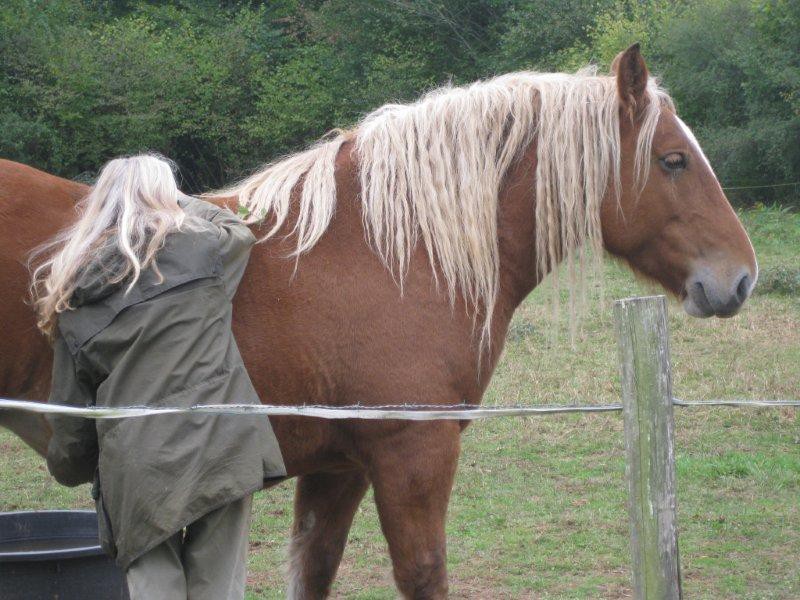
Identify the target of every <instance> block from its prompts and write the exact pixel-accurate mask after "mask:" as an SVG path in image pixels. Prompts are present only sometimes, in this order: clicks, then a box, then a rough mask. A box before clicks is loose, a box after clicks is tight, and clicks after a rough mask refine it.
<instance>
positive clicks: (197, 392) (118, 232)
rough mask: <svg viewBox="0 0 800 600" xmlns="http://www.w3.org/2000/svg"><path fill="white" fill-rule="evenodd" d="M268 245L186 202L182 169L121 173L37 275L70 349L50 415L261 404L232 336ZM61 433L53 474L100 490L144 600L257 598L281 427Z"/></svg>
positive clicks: (46, 318)
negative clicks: (258, 518) (58, 407)
mask: <svg viewBox="0 0 800 600" xmlns="http://www.w3.org/2000/svg"><path fill="white" fill-rule="evenodd" d="M254 242H255V238H254V237H253V234H252V233H251V232H250V230H249V229H248V228H247V227H246V226H245V225H244V224H243V223H242V222H241V221H240V220H239V219H238V218H237V217H236V216H235V215H234V214H233V213H232V212H230V211H229V210H227V209H224V208H219V207H217V206H215V205H213V204H211V203H208V202H205V201H202V200H197V199H194V198H189V197H186V196H183V195H181V194H180V192H179V191H178V188H177V185H176V182H175V178H174V174H173V171H172V169H171V166H170V164H169V163H168V162H166V160H163V159H162V158H160V157H157V156H153V155H141V156H132V157H128V158H118V159H115V160H112V161H110V162H109V163H108V164H107V165H106V166H105V167H104V168H103V169H102V172H101V173H100V175H99V177H98V179H97V182H96V184H95V185H94V186H93V187H92V189H91V191H90V193H89V194H88V196H87V197H86V198H85V199H84V200H83V201H82V203H81V204H80V205H79V218H78V220H77V222H76V223H75V224H74V225H72V226H71V227H68V228H67V229H65V230H64V231H62V232H61V233H59V234H58V235H57V236H56V237H55V238H54V239H53V240H51V241H50V243H48V244H46V245H45V247H43V248H40V250H39V256H46V257H47V258H46V259H45V260H40V264H38V266H37V267H36V269H35V270H34V272H33V283H32V292H33V298H34V305H35V308H36V311H37V315H38V326H39V328H40V329H41V330H42V332H44V333H45V334H46V335H47V336H49V338H50V339H51V340H52V343H53V348H54V363H53V379H52V387H51V393H50V398H49V401H50V402H53V403H60V404H70V405H78V406H85V405H96V406H104V407H106V406H107V407H121V406H151V407H156V406H170V407H172V406H177V407H189V406H192V405H195V404H225V403H236V404H258V403H259V398H258V396H257V394H256V392H255V390H254V388H253V385H252V383H251V381H250V379H249V377H248V374H247V372H246V370H245V368H244V364H243V362H242V358H241V356H240V354H239V351H238V348H237V346H236V342H235V340H234V337H233V334H232V332H231V311H232V305H231V301H232V298H233V296H234V293H235V292H236V289H237V286H238V284H239V280H240V279H241V277H242V274H243V272H244V269H245V266H246V264H247V260H248V257H249V254H250V250H251V247H252V245H253V243H254ZM49 422H50V425H51V428H52V438H51V440H50V443H49V447H48V450H47V466H48V469H49V471H50V473H51V474H52V475H53V476H54V477H55V478H56V480H58V481H59V482H60V483H62V484H65V485H68V486H75V485H78V484H81V483H85V482H89V481H93V486H92V495H93V497H94V499H95V502H96V505H97V515H98V525H99V531H100V539H101V543H102V545H103V547H104V548H105V549H106V551H107V552H109V553H110V554H111V555H112V556H113V557H115V559H116V562H117V563H118V564H119V565H120V566H121V567H122V568H123V569H124V570H125V573H126V579H127V583H128V587H129V592H130V596H131V598H132V599H133V600H137V599H140V598H147V599H152V598H159V599H164V600H169V599H173V598H175V599H178V598H182V599H186V598H192V599H193V600H200V599H208V600H221V599H226V598H231V599H232V598H242V597H243V596H244V590H245V573H246V558H247V542H248V529H249V518H250V511H251V498H252V493H253V492H254V491H255V490H258V489H261V488H262V487H263V486H264V484H265V480H266V479H271V478H278V477H282V476H284V475H285V474H286V470H285V467H284V464H283V459H282V457H281V453H280V449H279V447H278V443H277V440H276V438H275V435H274V433H273V431H272V428H271V427H270V424H269V420H268V419H267V418H266V417H255V418H254V417H252V416H247V415H231V414H228V415H220V414H217V415H209V414H205V415H202V414H191V415H190V414H174V415H150V416H143V417H135V418H127V419H97V420H96V421H95V420H90V419H81V418H75V417H65V416H52V417H49Z"/></svg>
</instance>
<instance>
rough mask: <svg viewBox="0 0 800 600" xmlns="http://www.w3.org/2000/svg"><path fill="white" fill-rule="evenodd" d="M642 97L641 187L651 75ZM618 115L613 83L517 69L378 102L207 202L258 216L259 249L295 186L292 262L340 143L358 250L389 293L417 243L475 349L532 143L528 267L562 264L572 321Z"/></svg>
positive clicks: (313, 238)
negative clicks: (386, 277)
mask: <svg viewBox="0 0 800 600" xmlns="http://www.w3.org/2000/svg"><path fill="white" fill-rule="evenodd" d="M646 93H647V95H648V102H647V103H646V104H645V105H644V108H643V114H642V117H641V127H640V129H639V134H638V139H637V143H636V156H635V157H634V171H635V180H636V181H637V182H644V181H646V179H647V175H648V169H649V154H650V148H651V145H652V140H653V135H654V132H655V129H656V125H657V122H658V116H659V114H660V111H661V108H662V106H664V105H667V106H671V100H670V99H669V96H668V95H667V93H666V92H665V91H664V90H663V89H662V88H660V87H659V86H658V84H657V82H656V81H655V80H654V79H651V80H650V82H649V84H648V87H647V92H646ZM619 109H620V105H619V98H618V95H617V88H616V79H615V78H614V77H613V76H601V75H597V73H596V72H595V70H594V69H583V70H581V71H579V72H578V73H575V74H560V73H535V72H518V73H511V74H508V75H502V76H499V77H495V78H492V79H489V80H485V81H479V82H476V83H473V84H471V85H468V86H463V87H452V86H444V87H441V88H438V89H435V90H433V91H431V92H429V93H427V94H425V95H424V96H423V97H421V98H420V99H419V100H417V101H416V102H413V103H410V104H387V105H385V106H383V107H381V108H379V109H377V110H375V111H374V112H372V113H370V114H369V115H367V116H366V117H365V118H364V119H363V120H362V121H361V122H360V123H359V124H357V125H356V126H355V128H354V129H353V130H352V131H350V132H345V133H339V134H338V135H337V136H335V137H334V138H333V139H329V140H326V141H321V142H319V143H318V144H316V145H314V146H312V147H311V148H309V149H308V150H305V151H304V152H300V153H298V154H295V155H292V156H290V157H288V158H285V159H283V160H280V161H278V162H275V163H272V164H269V165H267V166H266V167H265V168H264V169H262V170H261V171H259V172H257V173H255V174H254V175H252V176H251V177H249V178H247V179H245V180H244V181H242V182H240V183H239V184H237V185H235V186H233V187H231V188H228V189H225V190H221V191H219V192H215V193H212V194H210V195H211V196H214V197H221V196H228V197H230V196H235V197H236V198H238V202H239V204H240V206H243V207H245V208H246V209H247V210H248V211H249V215H250V216H249V220H250V221H251V222H257V221H261V220H263V219H264V218H266V217H268V218H269V221H270V223H271V225H272V226H271V228H270V229H269V230H268V232H267V233H266V235H265V236H264V238H263V239H267V238H270V237H272V236H273V235H274V234H275V233H277V231H279V230H280V229H281V227H283V226H284V224H285V223H286V221H287V219H288V217H289V214H290V206H291V201H292V191H293V190H294V189H295V187H296V186H297V184H298V183H299V182H301V180H302V189H301V190H300V191H299V207H298V208H297V210H296V213H295V214H297V220H296V222H295V223H294V227H293V232H294V234H295V235H296V238H297V245H296V248H295V252H296V254H298V255H299V254H301V253H303V252H305V251H307V250H310V249H311V248H312V247H313V246H314V245H315V244H316V243H317V241H318V240H319V239H320V237H321V236H322V235H323V234H324V232H325V231H326V229H327V227H328V225H329V223H330V221H331V218H332V216H333V213H334V208H335V205H336V182H335V173H334V171H335V169H334V167H335V161H336V157H337V154H338V152H339V149H340V147H341V145H342V144H343V143H344V141H346V140H348V139H353V140H354V150H353V151H354V153H355V156H356V157H357V159H358V171H359V180H360V188H361V190H360V191H361V193H360V197H361V203H362V216H363V222H364V229H365V233H366V236H367V239H368V241H369V243H370V245H371V246H372V247H373V248H374V250H375V252H376V254H377V255H378V256H379V257H380V260H381V261H382V262H383V263H384V265H385V266H386V268H387V269H389V270H390V271H391V272H392V273H393V275H395V278H396V280H397V281H398V283H399V284H400V286H401V290H402V283H403V279H404V276H405V274H406V272H407V270H408V266H409V262H410V259H411V255H412V251H413V249H414V248H415V247H416V246H417V244H418V243H422V244H423V245H424V248H425V250H426V251H427V254H428V256H429V259H430V261H431V263H432V264H435V265H436V268H434V269H432V271H433V274H434V277H436V278H437V281H438V279H442V280H443V283H444V286H445V288H446V291H447V293H448V295H449V298H450V300H451V302H453V301H455V298H456V295H457V294H461V295H463V297H464V299H465V300H466V301H467V303H468V304H469V305H471V306H473V307H474V308H475V309H476V311H475V313H476V314H477V313H478V312H480V313H481V314H482V315H483V323H482V325H483V327H482V336H481V339H482V342H483V343H487V344H488V341H489V337H490V336H489V335H488V334H489V332H490V326H491V318H492V313H493V309H494V305H495V302H496V299H497V294H498V290H499V244H498V232H497V209H498V201H499V195H500V191H501V188H502V185H503V180H504V177H505V176H506V174H507V172H508V170H509V167H510V166H511V165H512V164H513V162H514V161H515V160H516V159H517V158H518V157H519V156H520V155H521V154H522V153H523V151H524V150H525V149H526V148H527V147H528V146H529V145H530V144H531V143H533V142H535V143H536V144H537V147H536V157H537V164H536V172H535V181H536V185H535V190H531V191H532V193H535V199H536V201H535V204H534V205H535V217H536V219H535V220H536V239H535V243H534V245H535V252H536V260H537V270H538V272H539V275H540V276H542V277H543V276H544V275H545V274H547V272H548V271H552V270H555V269H556V268H557V265H558V264H559V263H560V262H562V261H564V262H566V263H567V264H568V265H569V267H568V268H569V273H570V277H569V291H570V308H571V310H572V311H574V310H575V305H576V304H575V301H574V300H575V297H576V290H581V291H582V290H584V289H585V281H586V274H587V272H589V271H590V270H592V269H587V268H586V267H587V265H590V266H591V265H593V266H594V267H596V266H597V264H598V261H599V259H600V257H601V256H602V234H601V227H600V205H601V202H602V200H603V198H604V197H605V195H606V193H607V190H608V189H609V186H613V187H612V189H614V190H616V191H617V194H618V193H619V190H620V165H621V149H620V146H621V144H620V130H619V114H620V110H619ZM609 178H611V179H612V181H609ZM590 255H591V256H593V257H594V258H593V259H592V260H591V261H587V260H585V259H586V257H587V256H590ZM439 274H440V276H439ZM552 279H553V280H554V282H557V277H553V278H552Z"/></svg>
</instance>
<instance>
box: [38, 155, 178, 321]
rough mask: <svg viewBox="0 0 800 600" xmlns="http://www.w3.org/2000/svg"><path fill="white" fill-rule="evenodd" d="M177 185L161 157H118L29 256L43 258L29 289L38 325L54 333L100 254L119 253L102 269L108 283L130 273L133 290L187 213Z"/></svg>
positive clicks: (95, 264)
mask: <svg viewBox="0 0 800 600" xmlns="http://www.w3.org/2000/svg"><path fill="white" fill-rule="evenodd" d="M178 193H179V192H178V186H177V184H176V182H175V176H174V174H173V171H172V166H171V165H170V163H169V162H167V160H165V159H164V158H163V157H160V156H156V155H152V154H143V155H139V156H130V157H124V158H115V159H114V160H112V161H110V162H109V163H107V164H106V165H105V166H104V167H103V170H102V171H101V172H100V175H99V177H98V178H97V182H96V183H95V185H94V186H93V187H92V189H91V191H90V192H89V194H88V195H87V196H86V198H84V199H83V200H81V201H80V202H79V203H78V204H77V206H76V209H77V211H78V214H79V217H78V220H77V221H76V222H75V223H74V224H73V225H71V226H69V227H67V228H66V229H64V230H62V231H60V232H59V233H58V234H57V235H56V236H55V237H53V238H52V239H50V240H49V241H47V242H46V243H44V244H43V245H42V246H39V247H38V248H37V249H36V250H34V252H33V253H32V257H31V260H32V262H35V261H36V260H37V259H38V258H39V257H42V256H45V257H46V258H44V260H42V261H41V262H39V264H38V265H37V266H36V267H35V269H34V270H33V282H32V285H31V295H32V297H33V303H34V307H35V309H36V313H37V319H38V320H37V323H36V324H37V326H38V327H39V329H41V330H42V332H43V333H45V334H46V335H47V336H49V337H53V334H54V330H55V326H56V323H57V319H58V314H59V313H61V312H64V311H66V310H70V309H72V308H73V307H72V306H71V305H70V299H71V297H72V294H73V293H74V291H75V287H76V284H77V283H78V279H79V277H80V276H81V275H82V274H83V273H84V272H86V270H87V269H88V268H89V267H91V266H93V265H94V266H101V267H102V268H105V269H107V268H108V266H107V265H97V260H98V258H99V255H100V254H104V253H105V252H106V251H112V252H114V254H115V255H118V256H119V257H120V260H117V261H116V262H115V263H114V266H113V269H112V270H111V271H109V272H106V273H104V274H103V275H104V277H105V279H106V282H107V283H108V284H114V283H119V282H121V281H124V280H127V279H128V278H129V277H130V282H129V283H128V286H127V290H128V291H129V290H130V289H131V288H132V287H133V285H134V284H135V283H136V281H137V280H138V279H139V275H140V274H141V272H142V270H144V269H147V268H148V267H151V266H152V267H153V269H154V271H155V272H156V273H157V274H158V276H159V278H161V273H160V272H158V266H157V265H156V263H155V255H156V252H158V250H159V249H160V248H161V247H162V246H163V244H164V238H165V237H166V235H167V234H168V233H170V232H172V231H175V230H177V229H180V227H181V225H182V224H183V223H184V220H185V217H186V215H185V213H184V212H183V210H182V209H181V208H180V206H179V205H178Z"/></svg>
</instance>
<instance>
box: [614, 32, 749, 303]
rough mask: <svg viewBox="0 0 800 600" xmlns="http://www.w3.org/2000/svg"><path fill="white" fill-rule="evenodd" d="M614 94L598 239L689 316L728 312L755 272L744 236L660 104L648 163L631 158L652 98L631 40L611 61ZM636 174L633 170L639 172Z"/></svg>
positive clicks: (704, 163)
mask: <svg viewBox="0 0 800 600" xmlns="http://www.w3.org/2000/svg"><path fill="white" fill-rule="evenodd" d="M612 68H613V70H614V72H615V75H616V80H617V91H618V94H619V99H620V103H619V104H620V108H619V110H620V148H621V150H620V152H621V165H620V177H621V186H620V189H619V192H616V191H615V190H610V191H609V193H608V194H607V195H606V197H605V199H604V201H603V204H602V206H601V227H602V234H603V244H604V246H605V248H606V250H608V251H609V252H610V253H611V254H612V255H614V256H617V257H620V258H622V259H624V260H625V261H626V262H627V263H628V264H629V265H630V267H631V268H632V269H633V270H634V271H635V272H637V273H640V274H642V275H643V276H645V277H646V278H648V279H651V280H654V281H656V282H658V283H660V284H661V285H662V286H663V287H664V288H666V289H667V290H668V291H669V292H671V293H673V294H674V295H676V296H677V297H678V298H679V299H680V300H681V301H682V302H683V308H684V310H685V311H686V312H687V313H688V314H690V315H692V316H694V317H710V316H717V317H730V316H733V315H735V314H736V313H737V312H738V311H739V309H740V308H741V307H742V305H743V304H744V302H745V301H746V300H747V298H748V296H749V295H750V292H751V291H752V289H753V286H754V285H755V282H756V278H757V277H758V265H757V263H756V257H755V253H754V251H753V246H752V245H751V243H750V239H749V238H748V236H747V233H746V232H745V230H744V228H743V227H742V224H741V223H740V222H739V219H738V218H737V216H736V213H735V212H734V211H733V209H732V208H731V205H730V203H729V202H728V200H727V198H726V197H725V194H724V192H723V190H722V187H721V186H720V184H719V181H718V180H717V178H716V176H715V175H714V171H713V170H712V168H711V165H710V164H709V162H708V159H706V157H705V155H704V154H703V150H702V149H701V148H700V145H699V144H698V142H697V139H696V138H695V137H694V135H693V134H692V132H691V130H690V129H689V128H688V127H687V126H686V124H685V123H684V122H683V121H681V119H680V118H679V117H678V115H677V114H676V112H675V110H674V108H673V107H672V105H671V103H664V105H663V106H661V107H660V110H659V112H658V114H657V119H658V122H657V125H656V127H655V129H654V133H653V137H652V144H651V152H650V153H649V156H645V158H644V160H648V159H649V163H650V164H649V165H648V164H645V165H643V168H640V169H639V170H640V172H641V173H643V172H646V173H647V175H646V177H641V178H638V179H640V181H637V165H636V164H635V160H634V159H633V157H634V156H635V154H636V151H637V149H636V144H637V139H638V138H639V135H638V134H639V131H640V129H641V127H642V126H643V120H644V119H645V118H646V116H645V115H646V112H647V111H646V110H645V109H646V104H647V103H648V102H652V101H653V100H652V98H653V96H652V95H650V96H648V95H647V94H646V93H645V92H646V88H647V86H648V82H649V81H650V78H649V76H648V71H647V66H646V65H645V62H644V59H643V58H642V55H641V54H640V52H639V46H638V44H637V45H634V46H631V47H630V48H628V50H626V51H625V52H622V53H621V54H620V55H619V56H618V57H617V59H616V60H615V61H614V65H613V67H612ZM641 173H639V174H641Z"/></svg>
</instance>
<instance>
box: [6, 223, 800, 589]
mask: <svg viewBox="0 0 800 600" xmlns="http://www.w3.org/2000/svg"><path fill="white" fill-rule="evenodd" d="M743 220H744V222H745V224H746V227H747V229H748V231H749V232H750V234H751V236H752V238H753V242H754V245H755V247H756V252H757V254H758V257H759V263H760V266H761V270H762V275H761V284H760V289H759V290H758V291H757V292H756V295H755V296H754V297H753V298H752V300H751V301H750V303H749V304H748V305H747V307H746V308H745V309H744V310H743V312H742V314H741V315H740V316H738V317H737V318H736V319H731V320H705V321H699V320H694V319H691V318H689V317H687V316H685V315H684V314H683V313H682V312H680V309H679V308H678V307H677V306H674V305H673V306H671V307H670V308H671V316H670V328H671V347H672V361H673V371H674V379H675V382H674V383H675V390H674V391H675V395H676V396H679V397H683V398H691V399H703V398H800V214H797V213H792V212H789V211H781V210H778V209H775V208H758V209H754V210H749V211H747V212H745V213H744V214H743ZM605 269H606V276H605V298H606V301H605V303H604V304H603V305H599V306H597V307H595V308H594V309H592V310H590V311H589V313H588V315H587V317H586V318H585V319H584V320H583V324H582V328H581V331H580V333H579V335H578V337H577V339H576V341H575V344H574V347H572V345H571V344H570V341H569V336H568V334H567V333H566V330H567V328H566V327H565V326H563V325H564V324H563V323H562V326H561V327H560V329H558V331H557V333H556V334H554V335H553V334H551V333H550V329H549V326H548V319H549V317H550V314H551V308H550V304H549V302H548V295H547V291H546V290H537V291H536V292H534V294H532V295H531V297H530V298H529V299H528V300H527V301H526V302H525V304H524V305H523V306H522V308H521V309H520V310H519V311H518V312H517V314H516V316H515V318H514V322H513V324H512V327H511V331H510V334H509V341H508V343H507V346H506V350H505V354H504V356H503V358H502V360H501V363H500V366H499V368H498V370H497V373H496V375H495V377H494V380H493V382H492V385H491V387H490V389H489V392H488V394H487V397H486V398H485V403H486V404H489V405H492V404H499V405H502V404H549V403H559V404H562V403H581V404H583V403H606V402H616V401H619V391H618V375H617V362H616V345H615V341H614V338H613V327H612V322H611V317H610V314H611V310H610V304H611V300H613V299H615V298H621V297H625V296H630V295H635V294H641V293H646V292H649V291H650V290H647V289H644V288H642V287H641V285H640V284H638V283H637V282H635V281H634V280H633V278H632V276H631V275H629V274H628V273H627V272H626V271H625V270H624V269H623V268H621V267H620V266H618V265H615V264H612V263H608V264H607V265H606V267H605ZM561 319H562V320H563V319H565V317H564V316H562V317H561ZM676 432H677V441H676V450H677V477H678V525H679V530H680V552H681V561H682V570H683V580H684V596H685V597H686V598H691V599H706V598H726V599H727V598H737V599H747V598H751V599H759V600H762V599H779V598H780V599H786V600H789V599H797V598H800V560H799V557H800V415H799V414H798V411H797V410H794V409H730V408H710V409H696V408H694V409H676ZM0 474H2V476H1V478H0V510H20V509H31V508H55V507H88V506H89V502H88V501H87V499H88V497H89V491H88V489H87V488H86V487H81V488H78V489H74V490H70V489H66V488H61V487H59V486H58V485H57V484H56V483H55V482H54V481H52V480H51V479H49V477H48V475H47V472H46V469H45V467H44V466H43V464H42V461H41V460H40V459H38V458H37V457H36V456H35V455H34V454H33V452H31V451H30V450H28V449H27V448H25V447H24V446H23V445H22V444H21V443H20V442H19V441H17V440H16V439H15V438H13V437H12V436H11V435H10V434H8V433H7V432H2V433H0ZM623 475H624V460H623V438H622V418H621V416H620V415H619V414H604V415H585V416H576V415H563V416H547V417H537V418H528V419H507V420H493V421H487V422H482V423H478V424H475V425H472V426H471V427H469V428H468V429H467V431H466V432H465V434H464V438H463V454H462V457H461V462H460V466H459V473H458V476H457V480H456V485H455V490H454V493H453V498H452V501H451V505H450V514H449V520H448V534H449V547H448V552H449V559H448V562H449V568H450V584H451V585H450V587H451V596H452V597H454V598H481V599H484V598H625V597H629V596H630V583H629V581H630V577H629V572H628V568H629V557H628V523H627V512H626V508H625V497H626V494H625V482H624V479H623ZM292 488H293V486H292V485H291V484H285V485H284V486H282V487H280V488H278V489H274V490H270V491H268V492H262V493H259V494H258V495H257V503H256V516H255V522H254V526H253V531H252V535H251V540H252V548H251V553H250V563H249V567H250V582H249V592H248V598H252V599H255V598H259V599H261V598H264V599H272V598H282V597H283V594H284V580H283V574H282V565H283V557H284V553H285V544H286V540H287V531H288V529H289V525H290V521H291V496H292ZM334 596H335V597H337V598H354V599H355V598H357V599H362V600H366V599H382V598H394V597H396V592H395V589H394V586H393V584H392V580H391V565H390V562H389V559H388V556H387V551H386V546H385V542H384V540H383V537H382V536H381V533H380V528H379V526H378V520H377V516H376V513H375V509H374V506H373V504H372V501H371V498H369V497H368V498H367V499H366V501H365V502H364V503H363V504H362V506H361V508H360V510H359V512H358V514H357V516H356V519H355V524H354V527H353V530H352V532H351V534H350V540H349V544H348V547H347V549H346V551H345V556H344V560H343V562H342V566H341V569H340V571H339V577H338V581H337V583H336V586H335V589H334Z"/></svg>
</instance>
